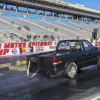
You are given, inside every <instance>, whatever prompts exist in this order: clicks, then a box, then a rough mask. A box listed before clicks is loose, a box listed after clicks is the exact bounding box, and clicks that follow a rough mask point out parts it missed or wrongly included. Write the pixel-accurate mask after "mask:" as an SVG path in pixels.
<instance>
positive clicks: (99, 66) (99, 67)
mask: <svg viewBox="0 0 100 100" xmlns="http://www.w3.org/2000/svg"><path fill="white" fill-rule="evenodd" d="M97 67H98V69H100V58H98V62H97Z"/></svg>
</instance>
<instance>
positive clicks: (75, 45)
mask: <svg viewBox="0 0 100 100" xmlns="http://www.w3.org/2000/svg"><path fill="white" fill-rule="evenodd" d="M73 49H77V50H80V49H81V45H80V43H79V41H61V42H59V43H58V45H57V50H66V51H72V50H73Z"/></svg>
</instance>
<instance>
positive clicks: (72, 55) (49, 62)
mask: <svg viewBox="0 0 100 100" xmlns="http://www.w3.org/2000/svg"><path fill="white" fill-rule="evenodd" d="M29 61H30V65H29ZM95 64H97V66H98V69H100V50H99V49H98V48H97V47H94V46H93V45H92V44H91V43H90V42H89V41H87V40H83V39H82V40H79V39H76V40H61V41H59V42H58V43H57V47H56V50H55V51H52V52H46V53H40V54H36V55H29V56H27V66H28V67H29V72H35V71H37V70H38V71H39V72H43V73H45V74H51V75H64V76H65V77H69V78H74V77H76V75H77V73H78V70H80V68H82V67H85V66H89V65H95Z"/></svg>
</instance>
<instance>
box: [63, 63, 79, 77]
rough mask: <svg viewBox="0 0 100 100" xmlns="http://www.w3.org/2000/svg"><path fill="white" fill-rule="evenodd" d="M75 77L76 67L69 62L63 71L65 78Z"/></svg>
mask: <svg viewBox="0 0 100 100" xmlns="http://www.w3.org/2000/svg"><path fill="white" fill-rule="evenodd" d="M76 75H77V65H76V63H75V62H70V63H69V64H68V66H66V69H65V75H64V76H65V77H69V78H75V77H76Z"/></svg>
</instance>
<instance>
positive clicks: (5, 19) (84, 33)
mask: <svg viewBox="0 0 100 100" xmlns="http://www.w3.org/2000/svg"><path fill="white" fill-rule="evenodd" d="M15 4H16V5H15ZM20 7H22V8H20ZM99 28H100V11H98V10H94V9H90V8H87V7H84V6H81V5H76V4H71V3H68V2H63V1H59V0H38V1H33V0H0V38H1V39H0V42H21V41H44V40H45V39H44V38H43V37H44V36H45V35H48V36H49V37H48V39H46V40H56V39H58V37H59V38H60V39H76V38H82V39H89V40H90V38H92V33H93V30H94V29H98V33H100V29H99ZM28 35H31V37H30V39H28V37H27V36H28ZM36 35H37V36H40V37H39V38H37V39H34V36H36ZM12 36H13V38H12ZM51 36H53V37H54V39H52V38H51ZM46 38H47V37H46ZM98 38H99V35H98Z"/></svg>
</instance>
